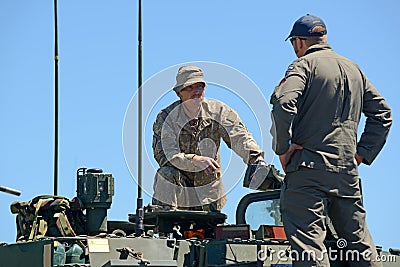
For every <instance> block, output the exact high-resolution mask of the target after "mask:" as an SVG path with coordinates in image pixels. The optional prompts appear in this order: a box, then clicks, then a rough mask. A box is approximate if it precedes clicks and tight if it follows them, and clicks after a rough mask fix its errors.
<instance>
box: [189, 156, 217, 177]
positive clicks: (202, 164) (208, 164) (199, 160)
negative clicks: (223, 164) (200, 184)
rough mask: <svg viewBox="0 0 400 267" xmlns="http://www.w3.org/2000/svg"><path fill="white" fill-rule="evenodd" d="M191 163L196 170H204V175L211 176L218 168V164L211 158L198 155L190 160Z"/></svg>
mask: <svg viewBox="0 0 400 267" xmlns="http://www.w3.org/2000/svg"><path fill="white" fill-rule="evenodd" d="M192 163H193V165H194V166H196V167H197V168H200V169H201V170H204V172H205V174H206V175H210V174H213V173H214V172H215V170H216V169H218V168H219V167H220V166H219V164H218V162H216V161H215V160H214V159H213V158H209V157H204V156H198V155H196V156H194V157H193V158H192Z"/></svg>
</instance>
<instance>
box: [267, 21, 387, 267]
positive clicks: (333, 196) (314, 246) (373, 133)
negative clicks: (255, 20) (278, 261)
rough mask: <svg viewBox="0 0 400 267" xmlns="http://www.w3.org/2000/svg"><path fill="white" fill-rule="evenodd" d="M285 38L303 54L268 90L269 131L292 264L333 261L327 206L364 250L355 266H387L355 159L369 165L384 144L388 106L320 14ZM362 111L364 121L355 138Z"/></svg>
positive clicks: (351, 244) (343, 233)
mask: <svg viewBox="0 0 400 267" xmlns="http://www.w3.org/2000/svg"><path fill="white" fill-rule="evenodd" d="M287 39H290V42H291V44H292V46H293V49H294V52H295V53H296V56H297V57H298V59H297V60H295V61H294V62H293V63H292V64H290V65H289V67H288V69H287V71H286V74H285V77H284V78H283V79H282V80H281V82H280V83H279V84H278V86H276V88H275V90H274V92H273V94H272V96H271V104H272V105H273V110H272V118H273V122H274V123H273V127H272V128H271V134H272V135H273V148H274V151H275V153H276V154H277V155H279V158H280V161H281V164H282V168H283V170H284V171H285V172H286V177H285V183H284V185H283V188H282V192H281V212H282V217H283V223H284V227H285V232H286V235H287V237H288V239H289V241H290V244H291V246H292V250H293V251H294V255H295V257H294V265H293V266H302V267H304V266H329V259H328V256H329V255H328V254H327V253H326V252H327V249H326V247H325V246H324V243H323V242H324V239H325V236H326V221H325V220H326V215H327V214H329V217H330V218H331V220H332V223H333V226H334V227H335V230H336V231H337V233H338V236H339V238H341V239H343V240H345V241H346V242H347V246H346V249H348V250H352V251H357V253H359V258H358V259H357V258H355V259H354V260H353V261H351V259H350V265H351V266H382V265H381V263H380V262H377V261H376V259H377V252H376V248H375V246H374V243H373V241H372V238H371V235H370V233H369V231H368V228H367V226H366V222H365V214H366V213H365V210H364V208H363V206H362V202H361V193H360V184H359V178H358V165H359V164H361V163H364V164H367V165H370V164H371V163H372V162H373V160H374V159H375V157H376V156H377V155H378V153H379V152H380V150H381V149H382V147H383V145H384V144H385V141H386V139H387V136H388V133H389V128H390V126H391V124H392V116H391V110H390V108H389V107H388V105H387V103H386V102H385V99H384V98H383V97H382V96H381V95H380V93H379V92H378V91H377V89H376V88H375V87H374V86H373V85H372V84H371V82H370V81H369V80H368V78H367V77H366V76H365V74H364V73H363V72H362V71H361V70H360V68H359V67H358V66H357V65H356V64H355V63H354V62H352V61H350V60H349V59H347V58H345V57H343V56H341V55H338V54H337V53H335V52H334V51H333V50H332V48H331V47H330V46H329V45H328V44H327V28H326V25H325V23H324V22H323V21H322V19H320V18H318V17H316V16H313V15H309V14H307V15H305V16H303V17H301V18H300V19H298V20H297V21H296V22H295V23H294V25H293V28H292V30H291V32H290V34H289V36H288V38H287ZM287 39H286V40H287ZM361 113H363V114H364V115H365V116H366V124H365V127H364V131H363V133H362V135H361V137H360V139H359V140H358V142H357V128H358V124H359V121H360V116H361ZM347 260H349V259H347Z"/></svg>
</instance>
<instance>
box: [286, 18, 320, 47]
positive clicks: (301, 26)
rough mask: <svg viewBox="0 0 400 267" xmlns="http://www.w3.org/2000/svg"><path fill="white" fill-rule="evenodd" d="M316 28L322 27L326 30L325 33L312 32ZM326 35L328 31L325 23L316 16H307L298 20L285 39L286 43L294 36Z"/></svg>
mask: <svg viewBox="0 0 400 267" xmlns="http://www.w3.org/2000/svg"><path fill="white" fill-rule="evenodd" d="M315 26H322V27H324V28H325V31H322V32H312V31H313V29H314V27H315ZM326 33H327V30H326V25H325V23H324V21H323V20H322V19H320V18H318V17H316V16H313V15H310V14H307V15H305V16H302V17H301V18H299V19H298V20H296V22H295V23H294V25H293V28H292V31H291V32H290V34H289V36H288V37H287V38H286V39H285V41H286V40H287V39H289V38H290V37H292V36H322V35H325V34H326Z"/></svg>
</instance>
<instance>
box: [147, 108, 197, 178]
mask: <svg viewBox="0 0 400 267" xmlns="http://www.w3.org/2000/svg"><path fill="white" fill-rule="evenodd" d="M173 129H174V128H173V127H172V119H171V118H169V117H168V114H166V113H164V112H160V113H159V114H158V116H157V119H156V121H155V122H154V124H153V155H154V158H155V160H156V161H157V162H158V164H159V165H160V167H162V166H165V165H171V166H174V167H176V168H178V169H180V170H184V171H194V170H195V167H194V165H193V164H192V157H193V156H194V154H185V153H182V152H180V149H179V144H178V133H175V132H174V130H173Z"/></svg>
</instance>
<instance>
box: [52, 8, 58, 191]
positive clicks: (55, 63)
mask: <svg viewBox="0 0 400 267" xmlns="http://www.w3.org/2000/svg"><path fill="white" fill-rule="evenodd" d="M53 194H54V195H55V196H57V194H58V23H57V0H54V192H53Z"/></svg>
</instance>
